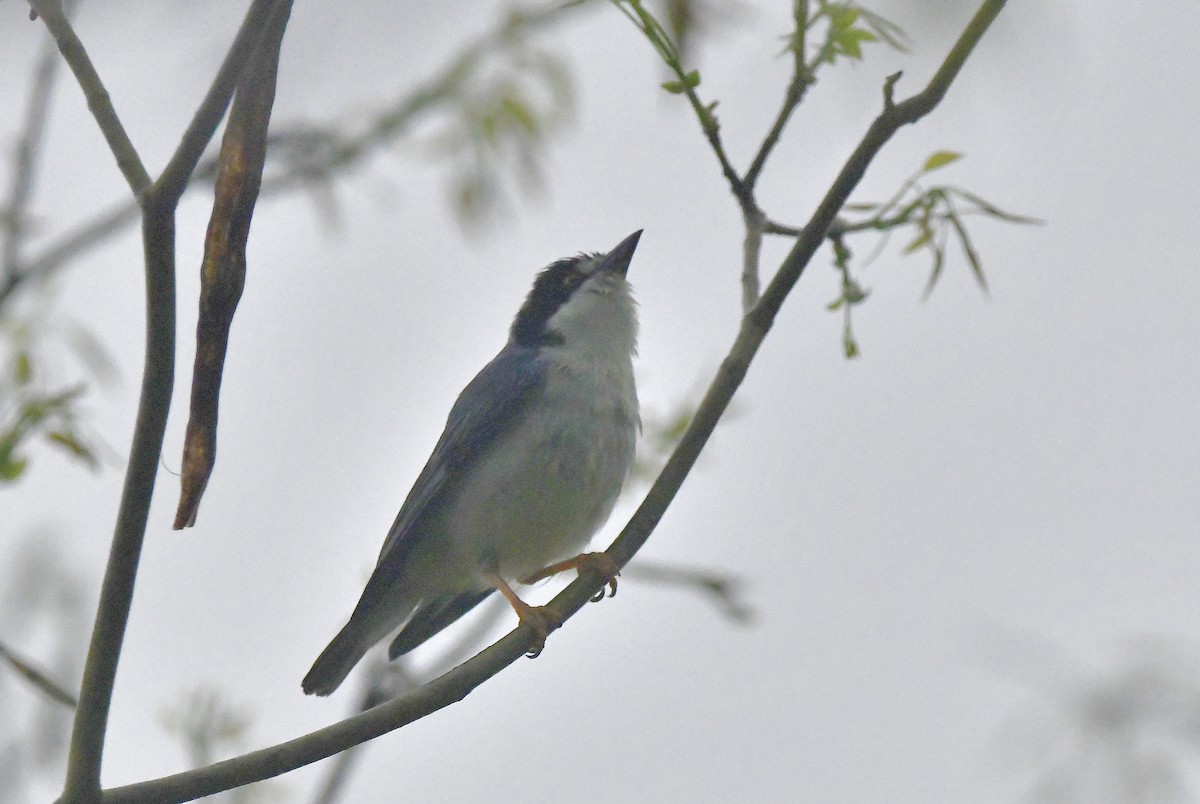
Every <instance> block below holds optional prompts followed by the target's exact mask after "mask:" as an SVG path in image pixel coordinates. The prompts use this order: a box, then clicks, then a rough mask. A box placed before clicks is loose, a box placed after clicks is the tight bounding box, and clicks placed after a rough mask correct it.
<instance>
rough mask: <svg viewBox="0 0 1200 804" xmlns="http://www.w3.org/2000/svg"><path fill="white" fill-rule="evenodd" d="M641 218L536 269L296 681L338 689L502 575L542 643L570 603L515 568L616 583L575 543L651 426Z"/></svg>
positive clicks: (588, 530)
mask: <svg viewBox="0 0 1200 804" xmlns="http://www.w3.org/2000/svg"><path fill="white" fill-rule="evenodd" d="M641 234H642V230H638V231H636V232H634V233H633V234H631V235H629V236H628V237H626V238H625V239H624V240H622V241H621V242H620V243H619V244H617V246H616V247H615V248H613V249H612V250H611V251H609V252H607V253H603V254H600V253H580V254H577V255H576V256H574V257H569V258H565V259H560V260H558V261H556V262H553V263H551V264H550V265H549V266H547V267H546V268H545V269H543V270H542V271H541V272H540V273H539V274H538V275H537V277H536V279H535V280H534V283H533V287H532V289H531V290H530V291H529V294H528V295H527V296H526V298H525V301H524V303H523V304H522V305H521V308H520V310H519V311H518V312H517V314H516V316H515V318H514V319H513V322H512V326H511V327H510V328H509V333H508V340H507V342H506V343H505V345H504V347H503V348H502V349H501V350H500V352H499V353H498V354H497V355H496V356H495V357H494V358H493V359H492V360H491V361H490V362H489V363H488V364H487V365H486V366H484V367H483V369H481V370H480V371H479V373H478V374H476V375H475V378H474V379H472V380H471V381H470V382H469V383H468V384H467V386H466V388H464V389H463V391H462V392H461V393H460V394H459V396H458V399H457V401H455V403H454V405H453V406H452V407H451V409H450V415H449V417H448V419H447V421H446V428H445V430H444V432H443V433H442V435H441V437H440V438H439V439H438V441H437V444H436V446H435V447H434V449H433V454H432V455H431V456H430V457H429V460H428V462H426V464H425V467H424V468H423V469H422V470H421V473H420V474H419V475H418V477H417V479H416V482H415V483H414V484H413V487H412V490H411V491H409V493H408V496H407V497H406V498H405V500H404V503H403V504H402V505H401V507H400V511H399V513H398V514H397V515H396V519H395V522H394V523H393V524H392V527H391V529H390V530H389V531H388V535H387V538H386V539H385V540H384V543H383V548H382V550H381V551H380V553H379V559H378V561H377V563H376V565H375V568H374V570H373V571H372V573H371V576H370V578H369V579H368V580H367V584H366V587H365V588H364V589H363V592H362V595H361V597H360V598H359V600H358V604H357V605H356V606H355V608H354V612H353V613H352V614H351V616H350V619H349V620H348V621H347V622H346V625H345V626H344V627H343V628H342V629H341V631H339V632H338V634H337V636H335V637H334V638H333V641H331V642H330V643H329V645H328V647H326V648H325V650H324V651H323V652H322V653H321V654H320V656H319V657H318V658H317V660H316V662H315V663H314V664H313V666H312V669H311V670H310V671H309V672H308V674H307V675H306V676H305V677H304V680H303V681H302V682H301V687H302V689H303V690H304V692H305V693H306V694H309V695H322V696H323V695H329V694H331V693H332V692H333V691H334V690H336V689H337V688H338V686H339V685H340V684H341V683H342V682H343V681H344V680H345V678H346V676H347V675H348V674H349V673H350V671H351V670H352V669H353V668H354V666H355V665H356V664H357V663H358V662H359V660H360V659H362V657H363V656H364V655H365V654H366V652H367V651H368V650H370V649H371V648H372V647H373V646H374V645H375V644H376V643H378V642H380V641H381V640H382V639H384V638H385V637H386V636H388V635H390V634H391V633H393V632H394V631H396V630H397V629H400V630H399V633H398V634H397V636H396V637H395V639H394V640H393V641H392V643H391V645H390V647H389V650H388V658H389V659H395V658H396V657H398V656H400V655H403V654H405V653H408V652H409V651H411V650H413V649H414V648H416V647H417V646H419V645H420V644H422V643H423V642H425V640H427V639H429V638H430V637H432V636H433V635H434V634H436V633H438V632H439V631H441V630H442V629H444V628H446V627H447V626H449V625H450V624H451V623H453V622H455V621H456V620H458V618H459V617H461V616H463V615H464V614H466V613H467V612H468V611H470V610H471V609H473V608H474V607H475V606H476V605H478V604H479V603H481V602H482V601H483V600H484V599H486V598H487V597H488V596H489V595H491V594H492V593H494V592H497V591H498V592H500V593H501V594H502V595H503V596H504V597H505V598H506V599H507V600H508V602H509V604H510V605H511V606H512V608H513V610H514V611H515V612H516V614H517V616H518V618H519V619H520V621H521V622H522V623H525V624H528V625H531V626H532V627H533V629H534V631H535V634H536V639H535V642H534V644H533V646H532V647H531V649H530V651H529V655H530V656H536V655H537V654H538V653H540V652H541V650H542V647H543V646H544V644H545V640H546V637H547V635H548V634H549V633H550V632H551V631H553V630H554V629H555V628H557V627H558V626H560V625H561V624H562V619H561V617H560V616H559V615H558V614H557V613H556V612H554V611H553V610H552V609H551V608H550V607H549V606H541V607H534V606H530V605H529V604H527V603H525V602H524V601H523V600H521V598H520V597H519V596H518V595H517V593H516V592H515V591H514V590H513V587H512V584H513V583H514V582H517V583H526V584H528V583H533V582H536V581H538V580H540V579H542V578H546V577H549V576H551V575H554V574H557V573H559V572H565V571H569V570H572V569H573V570H575V571H577V572H579V573H585V572H590V573H593V574H596V575H599V576H600V577H602V578H603V579H604V580H605V581H606V587H607V589H608V592H609V594H610V595H611V594H615V592H616V583H617V581H616V578H617V574H618V566H617V564H616V563H615V562H614V561H613V560H612V559H611V558H609V557H608V556H607V555H606V554H604V553H583V552H580V551H582V550H583V549H584V548H585V547H586V546H587V543H588V542H589V541H590V540H591V538H592V536H593V535H595V533H596V531H597V530H599V529H600V527H601V526H602V525H603V524H604V522H605V521H606V520H607V519H608V517H609V515H610V514H611V513H612V509H613V507H614V506H615V504H616V501H617V497H618V495H619V494H620V492H621V488H622V486H623V485H624V483H625V480H626V478H627V477H628V475H629V471H630V468H631V466H632V465H633V460H634V451H635V448H636V443H637V437H638V434H639V432H640V430H641V419H640V416H639V412H638V397H637V387H636V383H635V381H634V375H633V357H634V355H635V354H636V352H637V334H638V320H637V306H636V303H635V301H634V299H633V295H632V292H631V288H630V285H629V282H628V281H627V279H626V275H627V273H628V271H629V265H630V262H631V260H632V259H633V254H634V251H635V250H636V249H637V245H638V241H639V239H640V238H641ZM603 595H604V589H603V588H602V589H601V592H600V594H599V595H598V596H597V599H598V598H599V597H602V596H603Z"/></svg>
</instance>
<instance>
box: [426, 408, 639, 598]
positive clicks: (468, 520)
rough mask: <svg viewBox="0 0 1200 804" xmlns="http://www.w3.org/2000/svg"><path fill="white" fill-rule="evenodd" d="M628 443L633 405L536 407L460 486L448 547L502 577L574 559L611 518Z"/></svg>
mask: <svg viewBox="0 0 1200 804" xmlns="http://www.w3.org/2000/svg"><path fill="white" fill-rule="evenodd" d="M601 396H602V397H603V396H604V395H601ZM581 404H582V405H584V406H585V408H584V409H580V408H579V405H581ZM635 404H636V402H635ZM589 408H590V409H589ZM635 440H636V408H635V409H634V411H632V412H631V411H630V410H629V406H628V405H627V404H624V401H623V400H621V399H619V398H616V397H612V398H607V399H606V398H600V399H596V398H594V397H593V398H592V399H590V400H586V401H584V400H581V399H578V398H575V399H570V400H569V404H564V403H563V400H559V399H555V398H553V397H551V398H550V399H549V400H548V401H544V402H543V403H541V404H539V405H537V406H536V407H535V408H534V409H532V410H531V411H529V415H527V417H526V418H525V423H524V424H523V425H522V426H521V427H519V428H517V429H516V430H515V431H514V432H513V433H511V434H510V435H509V436H508V437H506V438H503V439H501V440H500V441H498V442H497V443H496V444H494V445H493V446H492V448H491V449H489V450H488V451H487V452H486V453H485V454H484V455H481V456H480V459H479V462H478V463H477V465H476V466H475V467H474V468H473V470H472V471H471V474H470V476H469V478H467V479H466V482H465V483H464V488H463V491H462V493H461V495H460V496H459V498H458V500H457V502H456V504H455V506H454V507H453V509H452V510H451V511H450V512H449V516H448V519H447V526H448V527H447V532H448V533H449V534H451V538H452V539H453V541H454V543H455V547H456V550H457V551H458V552H459V553H460V554H462V555H465V556H466V557H467V558H468V560H469V561H470V563H471V564H472V565H473V566H474V568H475V569H476V571H477V572H478V573H480V574H482V573H486V572H492V571H495V572H499V573H500V575H501V576H503V577H505V578H508V579H521V578H524V577H528V576H529V575H531V574H533V573H534V572H536V571H537V570H539V569H541V568H542V567H544V566H546V565H547V564H550V563H553V562H555V561H558V560H561V559H563V558H567V557H569V556H572V555H574V554H576V553H578V552H580V551H581V550H582V549H583V548H584V546H585V545H586V544H587V542H588V541H589V540H590V539H591V537H592V535H593V534H594V533H595V532H596V530H598V529H599V528H600V526H601V525H603V524H604V521H605V520H606V519H607V518H608V515H609V514H610V513H611V512H612V508H613V505H614V504H615V503H616V500H617V496H618V494H619V493H620V491H621V486H622V484H623V483H624V481H625V477H626V475H627V474H628V472H629V467H630V464H631V463H632V460H633V452H634V444H635Z"/></svg>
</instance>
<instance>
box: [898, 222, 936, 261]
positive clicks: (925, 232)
mask: <svg viewBox="0 0 1200 804" xmlns="http://www.w3.org/2000/svg"><path fill="white" fill-rule="evenodd" d="M932 239H933V229H930V228H929V226H928V225H926V224H925V222H924V221H922V222H921V233H920V234H919V235H917V236H916V238H915V239H914V240H913V241H912V242H911V243H909V244H908V245H907V246H905V247H904V253H905V254H912V253H913V252H914V251H918V250H919V249H921V248H924V247H925V244H927V243H928V242H929V241H930V240H932Z"/></svg>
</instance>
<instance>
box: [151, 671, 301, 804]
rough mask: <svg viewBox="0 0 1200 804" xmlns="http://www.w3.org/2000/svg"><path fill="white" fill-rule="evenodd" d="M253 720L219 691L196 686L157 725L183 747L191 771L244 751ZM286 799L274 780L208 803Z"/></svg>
mask: <svg viewBox="0 0 1200 804" xmlns="http://www.w3.org/2000/svg"><path fill="white" fill-rule="evenodd" d="M251 722H252V718H251V715H250V711H249V708H248V707H247V706H244V705H239V704H235V703H233V702H232V701H230V700H229V698H228V696H227V695H226V694H225V693H223V692H222V691H221V690H220V689H218V688H216V687H213V686H199V687H196V688H195V689H192V690H189V691H187V692H183V693H181V694H180V696H179V699H178V700H177V701H176V702H174V703H172V704H170V705H168V706H167V707H166V708H165V709H164V710H163V712H162V715H161V717H160V723H161V725H162V727H163V728H164V729H165V730H166V731H167V733H168V734H170V735H172V736H173V737H175V738H176V739H178V740H179V741H180V742H181V743H182V744H183V749H184V753H185V754H186V755H187V760H188V763H189V765H190V766H191V767H193V768H199V767H203V766H205V765H211V764H212V763H214V762H217V761H220V760H221V759H226V758H228V757H230V756H234V755H236V754H238V753H240V752H242V751H244V750H245V749H246V738H247V736H248V735H249V732H250V726H251ZM284 799H286V796H285V795H284V792H283V789H282V787H281V786H280V784H279V783H278V782H277V781H275V780H267V781H264V782H257V783H255V784H250V785H246V786H245V787H238V788H235V789H233V790H229V791H226V792H224V793H221V794H219V795H216V796H210V797H209V798H208V799H206V800H208V801H214V802H216V801H219V802H228V804H259V803H260V802H268V801H279V800H284Z"/></svg>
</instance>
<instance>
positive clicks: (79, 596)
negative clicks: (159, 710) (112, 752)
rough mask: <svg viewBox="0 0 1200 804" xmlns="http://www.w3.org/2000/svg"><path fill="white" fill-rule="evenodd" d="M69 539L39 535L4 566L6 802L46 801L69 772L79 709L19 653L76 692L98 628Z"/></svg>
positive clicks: (1, 791) (0, 792) (1, 665)
mask: <svg viewBox="0 0 1200 804" xmlns="http://www.w3.org/2000/svg"><path fill="white" fill-rule="evenodd" d="M65 543H66V540H65V539H64V538H63V536H62V534H57V533H48V532H41V533H36V534H33V535H32V536H31V537H29V538H27V539H26V540H25V541H23V542H21V543H20V544H18V545H16V546H15V547H12V548H10V552H9V553H8V556H9V558H10V560H9V561H8V562H7V563H6V564H4V565H0V641H3V643H4V645H5V647H6V648H7V650H6V653H7V654H8V655H9V657H10V660H9V661H0V804H8V802H13V804H23V802H26V801H33V800H38V797H37V796H35V795H34V791H35V790H38V789H39V788H40V785H41V784H43V783H49V782H50V781H51V780H53V781H54V783H58V781H59V780H58V777H59V775H60V774H61V772H62V764H63V759H64V757H65V755H66V747H67V737H68V735H69V733H70V728H71V710H70V709H69V708H67V707H65V706H63V704H62V703H60V702H59V701H57V700H55V699H54V698H53V697H51V695H48V694H47V693H48V692H49V689H48V688H47V687H46V686H44V685H43V684H41V683H39V682H38V680H37V679H35V678H31V677H30V675H29V674H27V673H25V672H22V671H21V670H20V669H19V668H18V667H17V666H16V665H15V664H14V663H13V662H12V661H11V658H13V657H16V658H17V659H18V661H19V662H21V663H24V664H25V665H27V666H28V667H29V668H30V669H33V670H35V671H36V673H37V674H40V675H41V676H42V677H43V678H44V679H45V680H46V681H48V682H50V687H57V688H59V689H60V690H61V691H63V692H65V693H66V694H67V696H68V697H69V696H70V694H71V692H72V691H73V690H74V689H75V686H76V684H77V682H78V678H79V674H80V671H81V668H82V664H83V653H84V648H83V646H84V645H86V644H87V631H88V627H89V626H90V625H91V617H90V612H89V611H88V609H87V601H88V599H89V598H90V597H91V590H90V589H89V588H88V587H89V584H88V583H87V582H86V581H84V580H83V577H82V575H81V574H80V573H79V572H78V571H77V570H76V568H75V566H74V562H73V561H72V560H71V559H70V556H69V555H67V554H65V553H63V552H62V550H61V547H60V546H61V545H63V544H65ZM18 653H19V655H17V654H18ZM31 682H33V683H31Z"/></svg>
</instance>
